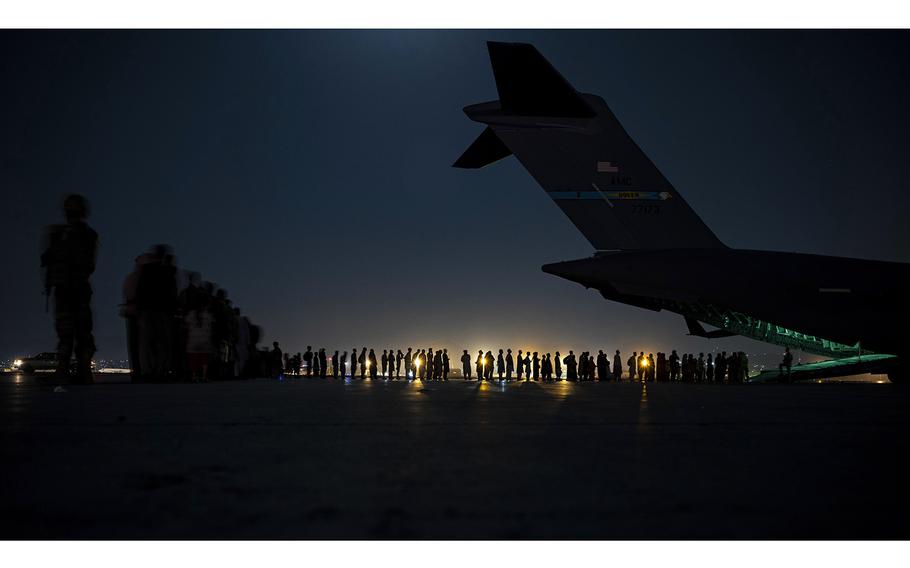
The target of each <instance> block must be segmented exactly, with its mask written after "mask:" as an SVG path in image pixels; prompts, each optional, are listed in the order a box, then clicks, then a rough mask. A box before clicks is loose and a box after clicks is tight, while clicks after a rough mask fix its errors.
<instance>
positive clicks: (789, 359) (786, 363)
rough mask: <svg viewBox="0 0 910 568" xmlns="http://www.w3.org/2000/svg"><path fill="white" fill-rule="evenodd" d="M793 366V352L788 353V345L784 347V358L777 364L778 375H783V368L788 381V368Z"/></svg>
mask: <svg viewBox="0 0 910 568" xmlns="http://www.w3.org/2000/svg"><path fill="white" fill-rule="evenodd" d="M791 367H793V354H792V353H790V348H789V347H784V360H783V361H781V363H780V365H778V366H777V369H778V371H779V372H778V375H779V376H783V375H784V369H786V370H787V382H788V383H789V382H790V368H791Z"/></svg>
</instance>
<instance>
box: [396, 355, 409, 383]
mask: <svg viewBox="0 0 910 568" xmlns="http://www.w3.org/2000/svg"><path fill="white" fill-rule="evenodd" d="M403 359H404V354H403V353H402V352H401V349H399V350H398V351H396V352H395V380H396V381H397V380H398V378H399V376H400V374H401V363H402V360H403ZM404 372H405V375H407V373H408V370H407V368H405V371H404Z"/></svg>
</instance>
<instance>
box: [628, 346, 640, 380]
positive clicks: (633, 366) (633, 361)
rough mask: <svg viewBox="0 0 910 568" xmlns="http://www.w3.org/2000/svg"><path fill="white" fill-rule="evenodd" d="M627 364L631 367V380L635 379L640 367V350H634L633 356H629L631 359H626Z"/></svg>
mask: <svg viewBox="0 0 910 568" xmlns="http://www.w3.org/2000/svg"><path fill="white" fill-rule="evenodd" d="M626 366H628V367H629V380H630V381H634V380H635V376H636V374H637V373H636V369H637V368H638V352H637V351H633V352H632V356H631V357H629V360H628V361H626Z"/></svg>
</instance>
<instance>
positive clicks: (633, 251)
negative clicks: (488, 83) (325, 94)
mask: <svg viewBox="0 0 910 568" xmlns="http://www.w3.org/2000/svg"><path fill="white" fill-rule="evenodd" d="M488 48H489V52H490V61H491V63H492V66H493V75H494V77H495V79H496V88H497V90H498V92H499V100H495V101H490V102H485V103H480V104H475V105H470V106H468V107H465V109H464V112H465V114H467V115H468V117H469V118H470V119H471V120H474V121H476V122H480V123H482V124H485V125H486V128H485V129H484V130H483V131H482V132H481V134H480V136H479V137H478V138H477V139H476V140H475V141H474V143H473V144H471V146H469V147H468V149H467V150H466V151H465V152H464V154H462V156H461V157H460V158H459V159H458V160H457V161H456V162H455V164H454V166H455V167H459V168H469V169H476V168H482V167H484V166H487V165H489V164H492V163H493V162H497V161H499V160H501V159H504V158H507V157H508V156H511V155H513V154H514V155H515V157H516V158H517V159H518V161H519V162H520V163H521V165H522V166H524V167H525V169H527V170H528V172H529V173H530V174H531V176H532V177H533V178H534V179H535V180H536V181H537V182H538V183H539V184H540V185H541V186H542V187H543V188H544V190H546V192H547V194H548V195H549V196H550V197H551V198H552V199H553V201H554V202H555V203H556V205H557V206H558V207H559V208H560V209H562V211H563V213H565V214H566V216H568V217H569V219H570V220H571V221H572V222H573V223H574V224H575V226H576V227H577V228H578V230H579V231H581V233H582V234H583V235H584V236H585V237H586V238H587V239H588V241H589V242H590V243H591V245H592V246H593V248H594V255H593V256H591V257H589V258H582V259H579V260H570V261H566V262H557V263H553V264H547V265H545V266H543V267H542V268H543V271H544V272H546V273H549V274H553V275H555V276H559V277H561V278H565V279H567V280H570V281H573V282H577V283H579V284H581V285H583V286H585V287H587V288H594V289H595V290H598V291H599V292H600V293H601V295H602V296H603V297H604V298H606V299H608V300H613V301H616V302H621V303H623V304H628V305H631V306H637V307H640V308H644V309H648V310H654V311H660V310H666V311H669V312H673V313H677V314H679V315H681V316H683V318H684V319H685V322H686V325H687V327H688V329H689V335H694V336H697V337H705V338H709V339H718V338H722V337H728V336H731V335H741V336H744V337H749V338H752V339H756V340H759V341H765V342H768V343H772V344H775V345H780V346H786V347H790V348H791V349H800V350H802V351H805V352H807V353H813V354H816V355H822V356H825V357H831V358H833V359H832V360H831V361H830V362H828V363H826V364H825V365H824V369H823V371H822V370H818V371H817V372H820V373H823V374H824V376H825V377H827V378H831V377H836V376H844V375H853V374H859V373H887V374H888V378H889V379H891V381H892V382H910V363H908V361H910V343H908V342H907V340H906V337H905V335H906V333H905V329H904V327H903V322H905V321H907V318H908V317H910V301H908V296H907V293H906V291H907V287H908V286H910V264H904V263H898V262H882V261H873V260H859V259H851V258H838V257H831V256H820V255H814V254H800V253H788V252H764V251H752V250H739V249H733V248H729V247H727V246H726V245H725V244H724V243H722V242H721V241H720V239H718V238H717V236H715V234H714V233H713V232H712V231H711V229H709V228H708V226H707V225H705V223H704V222H703V221H702V220H701V218H699V216H698V215H697V214H696V213H695V211H693V210H692V208H691V207H689V205H688V204H687V203H686V201H685V200H684V199H683V198H682V195H680V193H679V192H678V191H676V189H675V188H674V187H673V186H672V185H671V184H670V182H669V181H667V179H666V178H665V177H664V176H663V174H661V172H660V171H659V170H658V169H657V167H656V166H655V165H654V163H653V162H651V160H650V159H649V158H648V156H646V155H645V153H644V152H643V151H642V150H641V148H639V147H638V145H637V144H636V143H635V142H634V141H633V140H632V138H631V137H630V136H629V134H628V133H627V132H626V130H625V129H624V128H623V126H622V125H621V124H620V123H619V120H618V119H617V118H616V116H615V115H614V114H613V112H612V111H611V110H610V108H609V107H608V106H607V103H606V102H605V101H604V99H603V98H601V97H599V96H596V95H591V94H585V93H579V92H578V91H576V90H575V88H574V87H573V86H572V85H571V84H570V83H569V82H568V81H566V79H565V78H563V76H562V75H560V73H559V72H558V71H557V70H556V69H555V68H554V67H553V66H552V65H550V63H549V62H548V61H547V60H546V59H545V58H544V57H543V55H541V54H540V53H539V52H538V51H537V49H535V48H534V46H532V45H529V44H522V43H496V42H489V43H488ZM617 80H619V78H617ZM622 80H625V79H622ZM667 96H673V95H672V92H668V93H667ZM704 161H705V167H706V175H708V176H710V175H712V172H711V168H710V165H711V164H710V162H709V160H707V159H705V160H704ZM881 206H882V207H888V204H881ZM858 210H859V209H858ZM741 217H742V222H743V223H754V224H756V226H758V224H759V222H760V221H759V220H756V219H752V218H751V217H750V215H749V210H748V207H747V206H745V205H744V207H743V210H742V213H741ZM719 268H722V269H723V274H724V275H726V277H719V276H718V269H719ZM734 275H735V277H734ZM703 323H706V324H708V325H710V326H713V327H715V328H717V329H712V330H707V329H705V328H704V326H703V325H702V324H703ZM803 370H805V371H810V370H811V367H809V366H801V367H794V368H793V371H792V375H793V376H794V378H796V377H797V376H798V375H800V374H803V373H802V371H803ZM807 378H808V377H807Z"/></svg>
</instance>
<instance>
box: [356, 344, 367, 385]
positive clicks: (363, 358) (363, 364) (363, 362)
mask: <svg viewBox="0 0 910 568" xmlns="http://www.w3.org/2000/svg"><path fill="white" fill-rule="evenodd" d="M357 362H358V363H359V364H360V380H361V381H362V380H364V379H365V378H366V377H367V347H366V345H364V346H363V349H361V350H360V358H359V359H358V360H357Z"/></svg>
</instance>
